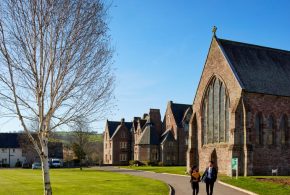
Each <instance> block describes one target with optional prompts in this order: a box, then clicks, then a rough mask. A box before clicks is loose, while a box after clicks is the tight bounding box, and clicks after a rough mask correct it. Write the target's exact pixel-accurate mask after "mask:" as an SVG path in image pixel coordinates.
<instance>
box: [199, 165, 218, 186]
mask: <svg viewBox="0 0 290 195" xmlns="http://www.w3.org/2000/svg"><path fill="white" fill-rule="evenodd" d="M207 175H208V168H206V169H205V171H204V173H203V175H202V177H201V180H202V181H204V182H205V183H212V182H215V181H216V179H217V169H216V168H215V167H213V168H212V178H211V179H209V178H208V177H207Z"/></svg>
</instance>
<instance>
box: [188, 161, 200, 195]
mask: <svg viewBox="0 0 290 195" xmlns="http://www.w3.org/2000/svg"><path fill="white" fill-rule="evenodd" d="M199 182H200V174H199V172H198V168H197V166H193V167H192V168H191V169H190V183H191V187H192V194H193V195H197V194H198V192H199Z"/></svg>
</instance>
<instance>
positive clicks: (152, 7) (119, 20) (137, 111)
mask: <svg viewBox="0 0 290 195" xmlns="http://www.w3.org/2000/svg"><path fill="white" fill-rule="evenodd" d="M289 10H290V1H278V0H277V1H274V0H271V1H270V0H263V1H262V0H251V1H247V0H241V1H230V0H227V1H226V0H224V1H206V0H204V1H193V0H192V1H189V0H188V1H185V0H179V1H173V0H167V1H166V0H162V1H161V0H115V1H113V5H112V7H111V9H110V23H109V27H110V34H111V36H112V45H113V47H114V48H115V56H114V69H115V75H116V81H117V82H116V90H115V96H116V101H115V104H116V106H117V108H116V110H114V111H113V113H114V114H112V115H109V116H108V119H109V120H120V119H121V118H123V117H124V118H125V119H126V121H131V120H132V118H133V117H134V116H141V115H143V113H145V112H148V110H149V108H159V109H161V114H162V115H163V114H164V112H165V108H166V104H167V102H168V101H169V100H173V101H174V102H177V103H187V104H192V102H193V98H194V95H195V92H196V88H197V85H198V82H199V79H200V75H201V71H202V68H203V65H204V63H205V59H206V55H207V52H208V48H209V44H210V41H211V37H212V32H211V30H212V26H213V25H216V26H217V27H218V30H217V36H218V37H220V38H225V39H230V40H236V41H241V42H248V43H253V44H258V45H264V46H269V47H274V48H281V49H285V50H290V11H289ZM0 122H1V121H0ZM104 124H105V121H100V122H98V123H97V124H95V125H94V129H95V130H98V131H99V132H101V131H102V130H103V127H104ZM19 129H21V128H20V126H19V125H17V123H16V122H10V123H4V122H3V120H2V123H0V131H14V130H19Z"/></svg>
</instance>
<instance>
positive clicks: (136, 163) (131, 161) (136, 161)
mask: <svg viewBox="0 0 290 195" xmlns="http://www.w3.org/2000/svg"><path fill="white" fill-rule="evenodd" d="M129 165H130V166H141V165H143V164H142V163H141V162H140V161H138V160H130V161H129Z"/></svg>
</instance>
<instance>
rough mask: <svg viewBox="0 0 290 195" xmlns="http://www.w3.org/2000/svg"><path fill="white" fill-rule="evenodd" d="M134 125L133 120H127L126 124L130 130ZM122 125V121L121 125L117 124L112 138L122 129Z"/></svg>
mask: <svg viewBox="0 0 290 195" xmlns="http://www.w3.org/2000/svg"><path fill="white" fill-rule="evenodd" d="M132 125H133V123H132V122H125V126H126V127H127V129H128V131H130V130H131V128H132ZM121 127H122V126H121V123H120V125H118V126H117V128H116V129H115V131H114V133H113V135H112V136H111V137H110V138H113V137H114V136H115V135H116V134H117V133H118V131H119V130H120V128H121Z"/></svg>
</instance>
